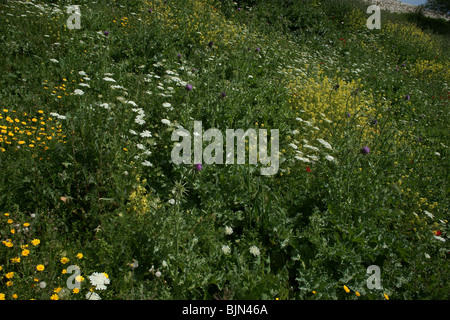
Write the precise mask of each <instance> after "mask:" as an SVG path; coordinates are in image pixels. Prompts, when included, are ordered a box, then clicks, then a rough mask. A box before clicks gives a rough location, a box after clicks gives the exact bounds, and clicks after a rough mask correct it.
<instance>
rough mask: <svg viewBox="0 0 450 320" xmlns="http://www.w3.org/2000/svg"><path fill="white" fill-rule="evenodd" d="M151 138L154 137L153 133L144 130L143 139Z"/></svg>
mask: <svg viewBox="0 0 450 320" xmlns="http://www.w3.org/2000/svg"><path fill="white" fill-rule="evenodd" d="M151 136H152V133H151V132H150V131H148V130H144V131H142V132H141V137H143V138H148V137H151Z"/></svg>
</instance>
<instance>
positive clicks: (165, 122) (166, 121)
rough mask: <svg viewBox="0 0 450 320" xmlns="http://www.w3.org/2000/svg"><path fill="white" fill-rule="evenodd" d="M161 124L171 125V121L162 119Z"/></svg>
mask: <svg viewBox="0 0 450 320" xmlns="http://www.w3.org/2000/svg"><path fill="white" fill-rule="evenodd" d="M161 122H162V123H164V124H167V125H170V120H167V119H161Z"/></svg>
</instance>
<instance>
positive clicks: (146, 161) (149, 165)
mask: <svg viewBox="0 0 450 320" xmlns="http://www.w3.org/2000/svg"><path fill="white" fill-rule="evenodd" d="M142 165H143V166H146V167H152V166H153V164H152V163H151V162H150V161H148V160H145V161H143V162H142Z"/></svg>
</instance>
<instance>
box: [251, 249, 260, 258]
mask: <svg viewBox="0 0 450 320" xmlns="http://www.w3.org/2000/svg"><path fill="white" fill-rule="evenodd" d="M250 253H251V254H252V255H254V256H255V257H257V256H259V254H260V253H261V252H260V251H259V249H258V247H257V246H251V247H250Z"/></svg>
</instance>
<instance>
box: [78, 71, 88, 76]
mask: <svg viewBox="0 0 450 320" xmlns="http://www.w3.org/2000/svg"><path fill="white" fill-rule="evenodd" d="M78 74H79V75H80V76H86V75H87V74H86V72H84V71H78Z"/></svg>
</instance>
